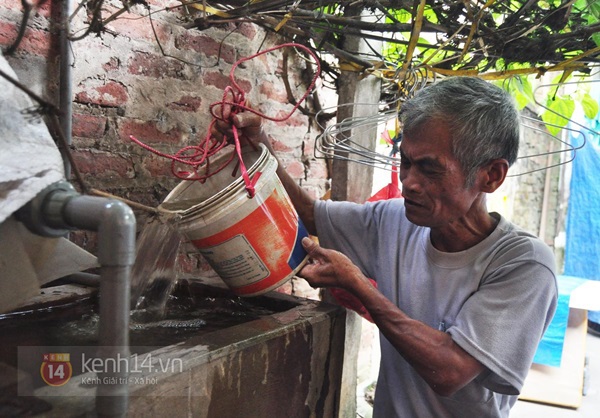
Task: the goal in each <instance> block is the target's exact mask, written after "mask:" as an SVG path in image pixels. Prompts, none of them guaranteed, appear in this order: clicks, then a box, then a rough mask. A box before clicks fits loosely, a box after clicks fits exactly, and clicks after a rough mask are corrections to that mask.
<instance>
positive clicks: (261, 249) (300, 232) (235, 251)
mask: <svg viewBox="0 0 600 418" xmlns="http://www.w3.org/2000/svg"><path fill="white" fill-rule="evenodd" d="M259 145H260V148H259V150H258V151H254V150H246V151H245V153H244V154H243V160H244V163H245V165H246V166H247V167H250V168H249V169H248V173H249V174H250V176H251V177H254V176H255V175H257V174H259V173H260V177H259V178H258V181H257V182H256V184H255V186H254V187H255V195H254V197H252V198H250V197H249V196H248V193H247V191H246V189H245V184H244V181H243V179H242V177H241V176H240V177H237V178H235V179H233V180H232V176H231V170H229V168H226V169H224V170H221V171H220V172H218V173H216V174H215V175H213V176H211V177H209V178H208V179H207V180H206V181H205V182H204V183H200V182H198V181H183V182H181V183H180V184H179V185H178V186H177V187H175V188H174V189H173V190H172V191H171V193H169V195H168V196H167V197H166V198H165V200H164V201H163V203H161V205H160V206H159V207H158V209H159V211H160V212H161V213H162V214H164V215H167V216H169V217H171V218H173V219H175V225H176V228H177V229H178V230H179V231H180V232H181V233H182V234H183V235H184V236H185V237H186V238H187V239H188V240H189V241H190V242H191V243H192V244H193V245H194V246H195V247H196V248H197V249H198V251H199V252H200V253H201V254H202V255H203V256H204V258H205V259H206V260H207V261H208V263H209V264H210V266H211V267H212V268H213V270H215V272H216V273H217V274H218V275H219V277H220V278H221V279H222V280H223V281H224V282H225V284H227V286H228V287H229V288H231V289H232V291H233V292H234V293H235V294H236V295H239V296H256V295H260V294H263V293H265V292H268V291H269V290H272V289H274V288H276V287H279V286H281V285H282V284H284V283H285V282H287V281H288V280H290V279H291V278H292V277H293V276H294V274H296V273H297V272H298V270H300V269H301V268H302V266H303V265H304V263H305V262H306V260H307V254H306V251H305V250H304V248H303V247H302V244H301V240H302V238H303V237H305V236H308V233H307V231H306V228H305V227H304V225H303V224H302V221H301V220H300V218H299V217H298V214H297V212H296V210H295V209H294V207H293V206H292V203H291V201H290V199H289V197H288V195H287V193H286V191H285V189H284V188H283V185H282V184H281V181H280V180H279V178H278V177H277V174H276V172H275V171H276V169H277V160H276V159H275V158H274V157H273V156H272V155H271V153H270V152H269V151H268V150H267V148H266V147H265V146H264V145H262V144H259ZM229 156H230V155H221V156H220V157H217V159H215V161H214V162H211V164H214V165H215V166H216V167H218V166H220V165H221V164H222V163H224V161H225V160H224V159H225V158H228V157H229Z"/></svg>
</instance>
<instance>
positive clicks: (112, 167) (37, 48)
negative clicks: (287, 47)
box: [0, 0, 328, 269]
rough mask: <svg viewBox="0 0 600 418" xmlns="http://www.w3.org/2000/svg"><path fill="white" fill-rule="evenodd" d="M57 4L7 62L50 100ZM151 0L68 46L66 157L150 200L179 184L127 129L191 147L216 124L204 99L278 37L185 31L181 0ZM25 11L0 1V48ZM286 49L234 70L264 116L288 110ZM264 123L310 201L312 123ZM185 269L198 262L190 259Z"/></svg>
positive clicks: (322, 183) (82, 21) (297, 85)
mask: <svg viewBox="0 0 600 418" xmlns="http://www.w3.org/2000/svg"><path fill="white" fill-rule="evenodd" d="M61 3H62V2H61V1H50V0H49V1H48V2H46V3H45V4H44V5H43V6H41V7H40V8H38V9H35V10H34V11H33V13H32V15H31V17H30V19H29V21H28V24H27V29H26V31H25V36H24V38H23V40H22V42H21V43H20V45H19V48H18V49H17V51H16V52H15V53H14V54H13V55H11V56H9V57H6V58H7V60H8V61H9V63H10V64H11V66H12V67H13V68H14V70H15V72H16V73H17V74H18V76H19V78H20V80H21V81H22V82H23V83H24V84H26V85H27V86H28V87H29V88H30V89H31V90H33V91H34V92H36V93H38V94H40V95H43V96H44V97H46V98H47V99H48V100H49V101H51V102H53V103H57V102H58V100H57V99H56V97H57V90H58V87H57V85H58V81H57V80H58V53H59V52H58V51H59V49H58V41H57V38H58V36H57V34H56V33H55V32H56V23H55V22H56V21H57V18H58V16H59V15H60V7H61ZM148 4H149V5H150V8H151V10H152V11H153V12H155V13H153V15H152V21H150V19H149V18H148V17H147V10H146V9H145V8H143V7H142V6H134V7H133V8H131V9H130V11H129V12H126V13H124V14H122V15H121V16H119V18H118V19H116V20H114V21H112V22H111V23H110V24H108V25H107V27H106V31H104V32H102V33H99V34H90V35H88V36H86V37H84V38H83V39H82V40H78V41H76V42H73V44H72V45H73V53H74V67H73V100H74V101H73V150H72V152H73V155H74V157H75V161H76V166H77V169H78V170H79V171H80V172H81V173H82V175H83V177H84V179H85V181H86V182H87V183H88V185H89V186H90V187H91V188H95V189H98V190H101V191H104V192H107V193H111V194H113V195H116V196H119V197H123V198H126V199H129V200H131V201H134V202H138V203H141V204H143V205H147V206H151V207H155V206H157V205H158V204H159V203H160V202H161V201H162V199H163V198H164V197H165V196H166V194H167V193H168V192H169V191H170V190H171V189H172V188H173V187H174V186H175V185H176V184H177V183H178V180H177V179H176V178H175V177H174V176H173V175H172V174H171V172H170V161H168V160H166V159H164V158H162V157H159V156H156V155H154V154H152V153H150V152H148V151H146V150H144V149H142V148H141V147H139V146H138V145H136V144H134V143H133V142H131V141H130V140H129V139H128V137H129V135H134V136H136V137H138V138H139V139H141V140H143V141H144V142H146V143H148V144H150V145H151V146H153V147H155V148H157V149H159V150H160V151H162V152H165V153H174V152H176V151H177V150H179V149H180V148H182V147H184V146H186V145H191V144H196V143H198V142H199V141H201V140H202V139H203V138H204V136H205V135H206V131H207V127H208V124H209V123H210V121H211V119H212V117H211V115H210V114H209V106H210V105H211V103H213V102H216V101H218V100H220V99H221V98H222V95H223V89H224V88H225V87H226V86H227V85H228V84H229V78H228V76H229V71H230V69H231V67H232V64H233V63H235V62H236V61H237V60H239V59H240V58H243V57H247V56H250V55H251V54H253V53H255V52H256V51H258V50H259V49H265V48H268V47H270V46H274V45H277V44H279V43H282V42H283V41H281V40H279V39H277V38H276V37H275V36H274V35H273V34H269V35H266V34H265V32H264V31H262V30H261V29H260V28H259V27H257V26H254V25H252V24H240V25H233V24H224V25H223V26H221V27H213V28H209V29H206V30H204V31H198V30H188V29H185V28H184V25H185V23H188V22H190V21H191V20H192V19H193V18H194V16H192V15H189V14H187V13H188V11H186V10H183V9H181V8H179V6H180V3H179V2H176V1H168V0H152V1H150V2H149V3H148ZM121 6H122V2H120V1H113V0H111V1H106V2H105V8H104V11H103V16H104V17H105V18H106V17H108V16H110V15H111V14H112V13H114V12H115V11H117V10H118V9H119V8H120V7H121ZM165 7H170V9H168V10H165ZM22 16H23V13H22V6H21V1H20V0H0V47H2V49H3V50H5V49H6V48H7V47H8V46H9V45H11V44H12V43H13V42H14V40H15V39H16V37H17V33H18V29H19V27H20V25H21V19H22ZM87 23H88V17H87V14H86V13H85V11H82V12H80V13H79V14H78V15H77V16H76V17H75V19H73V21H72V31H73V32H74V33H75V34H76V35H78V34H82V33H84V31H85V30H86V28H87ZM157 40H158V41H157ZM161 49H162V51H161ZM282 55H283V51H280V52H274V53H271V54H268V55H264V56H261V57H259V58H257V59H254V60H250V61H247V62H245V63H243V65H241V66H240V67H238V69H237V70H236V78H237V82H238V83H239V84H240V85H241V86H242V88H243V89H244V90H245V91H246V94H247V98H248V99H249V100H250V101H251V103H252V104H253V105H254V107H255V108H257V109H258V110H260V111H262V112H264V113H265V114H268V115H272V116H281V115H282V114H284V113H285V112H289V111H290V110H291V109H292V105H290V104H289V103H288V100H287V95H286V93H285V89H284V84H283V82H282V80H281V75H282V68H283V65H282ZM291 55H292V57H294V55H293V54H291ZM288 68H289V71H290V74H289V78H290V84H291V86H292V87H293V88H294V89H295V94H296V97H297V98H299V97H300V96H301V95H302V93H303V92H304V91H305V88H306V86H307V80H305V78H306V71H304V69H305V63H304V61H302V60H300V59H294V58H291V59H290V62H289V63H288ZM266 130H267V132H268V133H269V134H270V135H271V136H272V139H273V143H274V146H275V148H276V149H277V151H278V154H279V156H280V158H281V159H282V161H283V162H284V164H285V165H286V167H287V168H288V171H289V172H290V173H291V174H292V175H293V176H294V178H296V179H297V180H298V182H299V184H301V185H302V186H303V187H305V188H306V190H308V191H309V193H311V194H312V195H313V196H314V197H320V196H322V195H323V194H324V193H325V191H326V188H327V187H328V186H327V180H326V178H327V169H326V165H325V162H324V161H323V160H317V159H315V158H314V156H313V151H312V150H313V147H314V138H315V135H316V128H315V126H314V125H313V124H311V122H310V120H309V118H308V117H306V116H304V115H303V114H301V113H300V112H299V111H297V112H296V113H295V114H294V115H293V117H292V118H291V119H290V120H289V121H287V122H283V123H273V122H267V123H266ZM136 215H137V216H138V223H139V224H140V226H143V224H144V222H145V217H146V216H147V214H146V213H145V212H144V211H139V210H136ZM73 240H74V241H76V242H77V243H78V244H80V245H81V246H82V247H84V248H86V249H88V250H89V251H91V252H94V251H95V240H94V237H93V234H86V233H83V234H81V233H78V234H74V238H73ZM184 264H185V265H186V266H187V268H188V269H194V268H198V265H197V263H196V262H194V261H191V262H190V260H189V259H188V260H187V261H186V262H185V263H184ZM200 267H201V268H203V267H202V266H200Z"/></svg>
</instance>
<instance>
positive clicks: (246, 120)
mask: <svg viewBox="0 0 600 418" xmlns="http://www.w3.org/2000/svg"><path fill="white" fill-rule="evenodd" d="M233 123H234V124H235V126H237V127H238V128H249V127H255V128H258V127H260V125H261V123H262V118H261V117H260V116H258V115H256V114H254V113H252V112H242V113H238V114H237V115H235V116H234V118H233Z"/></svg>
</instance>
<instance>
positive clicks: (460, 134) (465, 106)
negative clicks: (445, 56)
mask: <svg viewBox="0 0 600 418" xmlns="http://www.w3.org/2000/svg"><path fill="white" fill-rule="evenodd" d="M400 118H401V122H402V125H403V131H404V132H405V133H410V132H411V131H414V130H415V129H417V128H419V127H420V126H421V125H422V124H423V123H426V122H430V121H432V120H441V121H444V122H446V123H448V126H449V127H450V135H451V139H452V150H453V153H454V156H455V157H456V159H457V160H458V162H459V164H460V165H461V167H462V168H463V171H464V173H465V175H466V186H467V187H471V186H472V185H473V183H474V181H475V175H476V173H477V169H478V168H479V167H481V166H483V165H485V164H486V163H488V162H489V161H491V160H493V159H496V158H503V159H505V160H507V161H508V164H509V166H510V165H512V164H513V163H514V162H515V161H516V159H517V154H518V152H519V137H520V125H521V124H520V117H519V113H518V111H517V109H516V107H515V105H514V100H513V98H512V97H511V96H510V95H509V94H508V93H507V92H505V91H504V90H502V89H501V88H500V87H497V86H495V85H493V84H491V83H488V82H486V81H484V80H482V79H480V78H476V77H449V78H446V79H444V80H442V81H439V82H437V83H434V84H432V85H430V86H428V87H425V88H423V89H422V90H420V91H418V92H417V94H416V95H415V96H414V97H413V98H411V99H409V100H407V101H406V102H405V103H403V104H402V107H401V109H400Z"/></svg>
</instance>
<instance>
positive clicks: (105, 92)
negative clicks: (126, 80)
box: [75, 79, 129, 107]
mask: <svg viewBox="0 0 600 418" xmlns="http://www.w3.org/2000/svg"><path fill="white" fill-rule="evenodd" d="M90 84H93V80H90V79H88V80H85V81H84V82H82V83H81V84H79V86H77V89H78V90H79V92H78V93H76V94H75V101H76V102H79V103H89V104H95V105H100V106H107V107H120V106H123V105H124V104H126V103H127V100H128V99H129V94H128V93H127V88H126V87H125V86H124V85H123V84H121V83H119V82H116V81H109V82H108V83H106V84H104V85H101V86H93V85H90Z"/></svg>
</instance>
